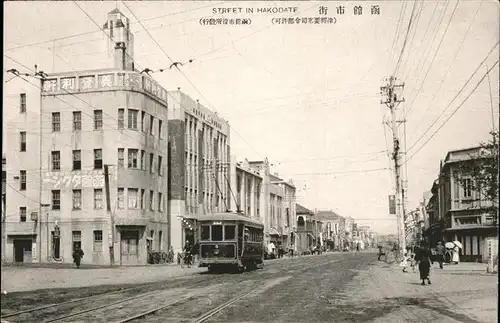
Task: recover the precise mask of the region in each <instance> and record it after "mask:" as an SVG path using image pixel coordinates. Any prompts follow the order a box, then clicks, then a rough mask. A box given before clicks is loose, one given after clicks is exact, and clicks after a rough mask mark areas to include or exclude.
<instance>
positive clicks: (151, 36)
mask: <svg viewBox="0 0 500 323" xmlns="http://www.w3.org/2000/svg"><path fill="white" fill-rule="evenodd" d="M122 3H123V4H124V5H125V7H126V8H127V9H128V11H129V12H130V13H131V14H132V16H133V17H134V18H135V19H136V20H137V21H138V22H139V24H140V25H141V26H142V28H143V29H144V30H145V31H146V33H147V34H148V35H149V37H150V38H151V39H152V40H153V42H154V43H155V44H156V45H157V46H158V48H159V49H160V50H161V52H162V53H163V54H164V55H165V56H166V57H167V58H168V59H169V60H170V62H171V63H172V64H174V60H173V59H172V58H171V57H170V55H168V54H167V52H166V51H165V50H164V49H163V47H162V46H161V45H160V43H158V41H157V40H156V39H155V38H154V37H153V35H151V33H150V32H149V30H148V29H147V28H146V27H145V26H144V25H143V24H142V22H140V21H139V19H138V18H137V16H136V15H135V14H134V12H133V11H132V10H131V9H130V7H129V6H128V5H127V4H126V3H125V2H123V1H122ZM175 67H176V68H177V70H178V71H179V72H180V73H181V75H182V76H184V78H185V79H186V80H187V81H188V82H189V83H190V84H191V86H192V87H193V88H194V89H195V90H196V91H197V92H198V93H199V94H200V95H201V97H202V98H203V99H204V100H205V102H207V103H208V104H210V101H209V100H208V99H207V98H206V97H205V96H204V95H203V93H201V91H200V90H199V89H198V88H197V87H196V85H194V83H193V82H192V81H191V80H190V79H189V78H188V77H187V75H186V74H185V73H184V72H183V71H182V70H181V69H180V68H179V67H178V66H177V65H175ZM210 105H211V106H212V109H214V111H215V112H217V111H216V109H215V107H214V106H213V104H210ZM232 130H233V132H234V133H235V134H237V135H238V136H239V137H240V138H241V139H242V140H243V141H244V142H245V143H246V144H247V145H248V146H249V147H250V148H251V149H252V150H253V151H254V152H256V153H257V155H260V156H262V155H261V154H260V153H259V152H257V150H256V149H255V148H254V147H253V146H252V145H250V143H248V141H246V139H245V138H243V136H241V135H240V134H239V133H238V132H237V131H236V130H235V129H232Z"/></svg>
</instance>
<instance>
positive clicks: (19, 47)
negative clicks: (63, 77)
mask: <svg viewBox="0 0 500 323" xmlns="http://www.w3.org/2000/svg"><path fill="white" fill-rule="evenodd" d="M221 4H224V1H222V2H218V3H215V4H213V3H211V4H210V5H207V6H202V7H197V8H192V9H187V10H182V11H178V12H173V13H169V14H166V15H161V16H155V17H151V18H146V19H143V20H142V22H145V21H151V20H156V19H160V18H165V17H169V16H174V15H178V14H183V13H186V12H191V11H197V10H202V9H205V8H208V7H213V6H216V5H221ZM192 20H199V18H196V19H192ZM188 21H191V20H188ZM184 22H185V21H184ZM167 26H170V25H167ZM162 27H163V26H162ZM101 30H102V29H98V30H93V31H86V32H82V33H78V34H73V35H69V36H64V37H58V38H52V39H47V40H43V41H38V42H34V43H30V44H24V45H19V46H15V47H11V48H6V49H4V51H11V50H16V49H21V48H26V47H32V46H35V45H40V44H45V43H51V42H54V41H59V40H64V39H70V38H76V37H79V36H84V35H90V34H95V33H98V32H101ZM100 39H101V38H99V40H100ZM96 40H97V39H96ZM92 41H94V40H92ZM85 42H89V41H85Z"/></svg>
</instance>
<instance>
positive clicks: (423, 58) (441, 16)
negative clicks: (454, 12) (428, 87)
mask: <svg viewBox="0 0 500 323" xmlns="http://www.w3.org/2000/svg"><path fill="white" fill-rule="evenodd" d="M449 1H450V0H446V5H445V7H444V9H443V11H442V13H440V14H439V16H438V18H437V20H436V22H437V24H436V29H435V30H434V31H433V32H431V34H432V33H433V34H434V37H433V38H432V41H431V43H430V45H429V47H428V49H427V50H425V49H423V50H422V56H421V57H420V59H419V60H418V61H417V64H413V67H414V69H413V70H410V71H408V76H407V77H408V79H411V78H413V76H411V75H412V74H415V79H416V75H418V73H419V72H420V71H421V68H420V65H421V64H422V63H423V62H425V61H426V60H427V57H428V56H429V54H430V52H431V49H432V46H433V45H434V42H435V41H436V37H437V34H438V32H439V26H440V25H441V23H442V22H443V19H444V16H445V14H446V10H447V9H448V5H449V3H450V2H449ZM435 2H436V5H435V6H434V10H433V12H432V14H431V19H430V21H429V23H428V24H427V27H426V29H425V33H424V36H423V37H422V42H424V41H425V37H426V36H427V33H428V31H429V27H430V25H431V21H432V17H433V16H434V14H435V12H436V9H437V7H438V5H439V3H440V2H439V1H435ZM430 37H432V35H431V36H430ZM417 56H418V55H417Z"/></svg>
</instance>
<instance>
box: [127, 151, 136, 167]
mask: <svg viewBox="0 0 500 323" xmlns="http://www.w3.org/2000/svg"><path fill="white" fill-rule="evenodd" d="M138 154H139V150H137V149H129V150H128V168H133V169H138V168H139V161H138V159H137V158H138V156H137V155H138Z"/></svg>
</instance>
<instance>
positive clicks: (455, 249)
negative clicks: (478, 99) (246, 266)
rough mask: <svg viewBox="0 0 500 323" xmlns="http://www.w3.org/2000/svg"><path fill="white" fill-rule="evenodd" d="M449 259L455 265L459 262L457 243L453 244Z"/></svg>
mask: <svg viewBox="0 0 500 323" xmlns="http://www.w3.org/2000/svg"><path fill="white" fill-rule="evenodd" d="M451 261H452V262H454V263H455V265H458V263H459V262H460V256H459V248H458V246H457V245H455V247H454V248H453V256H452V259H451Z"/></svg>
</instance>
